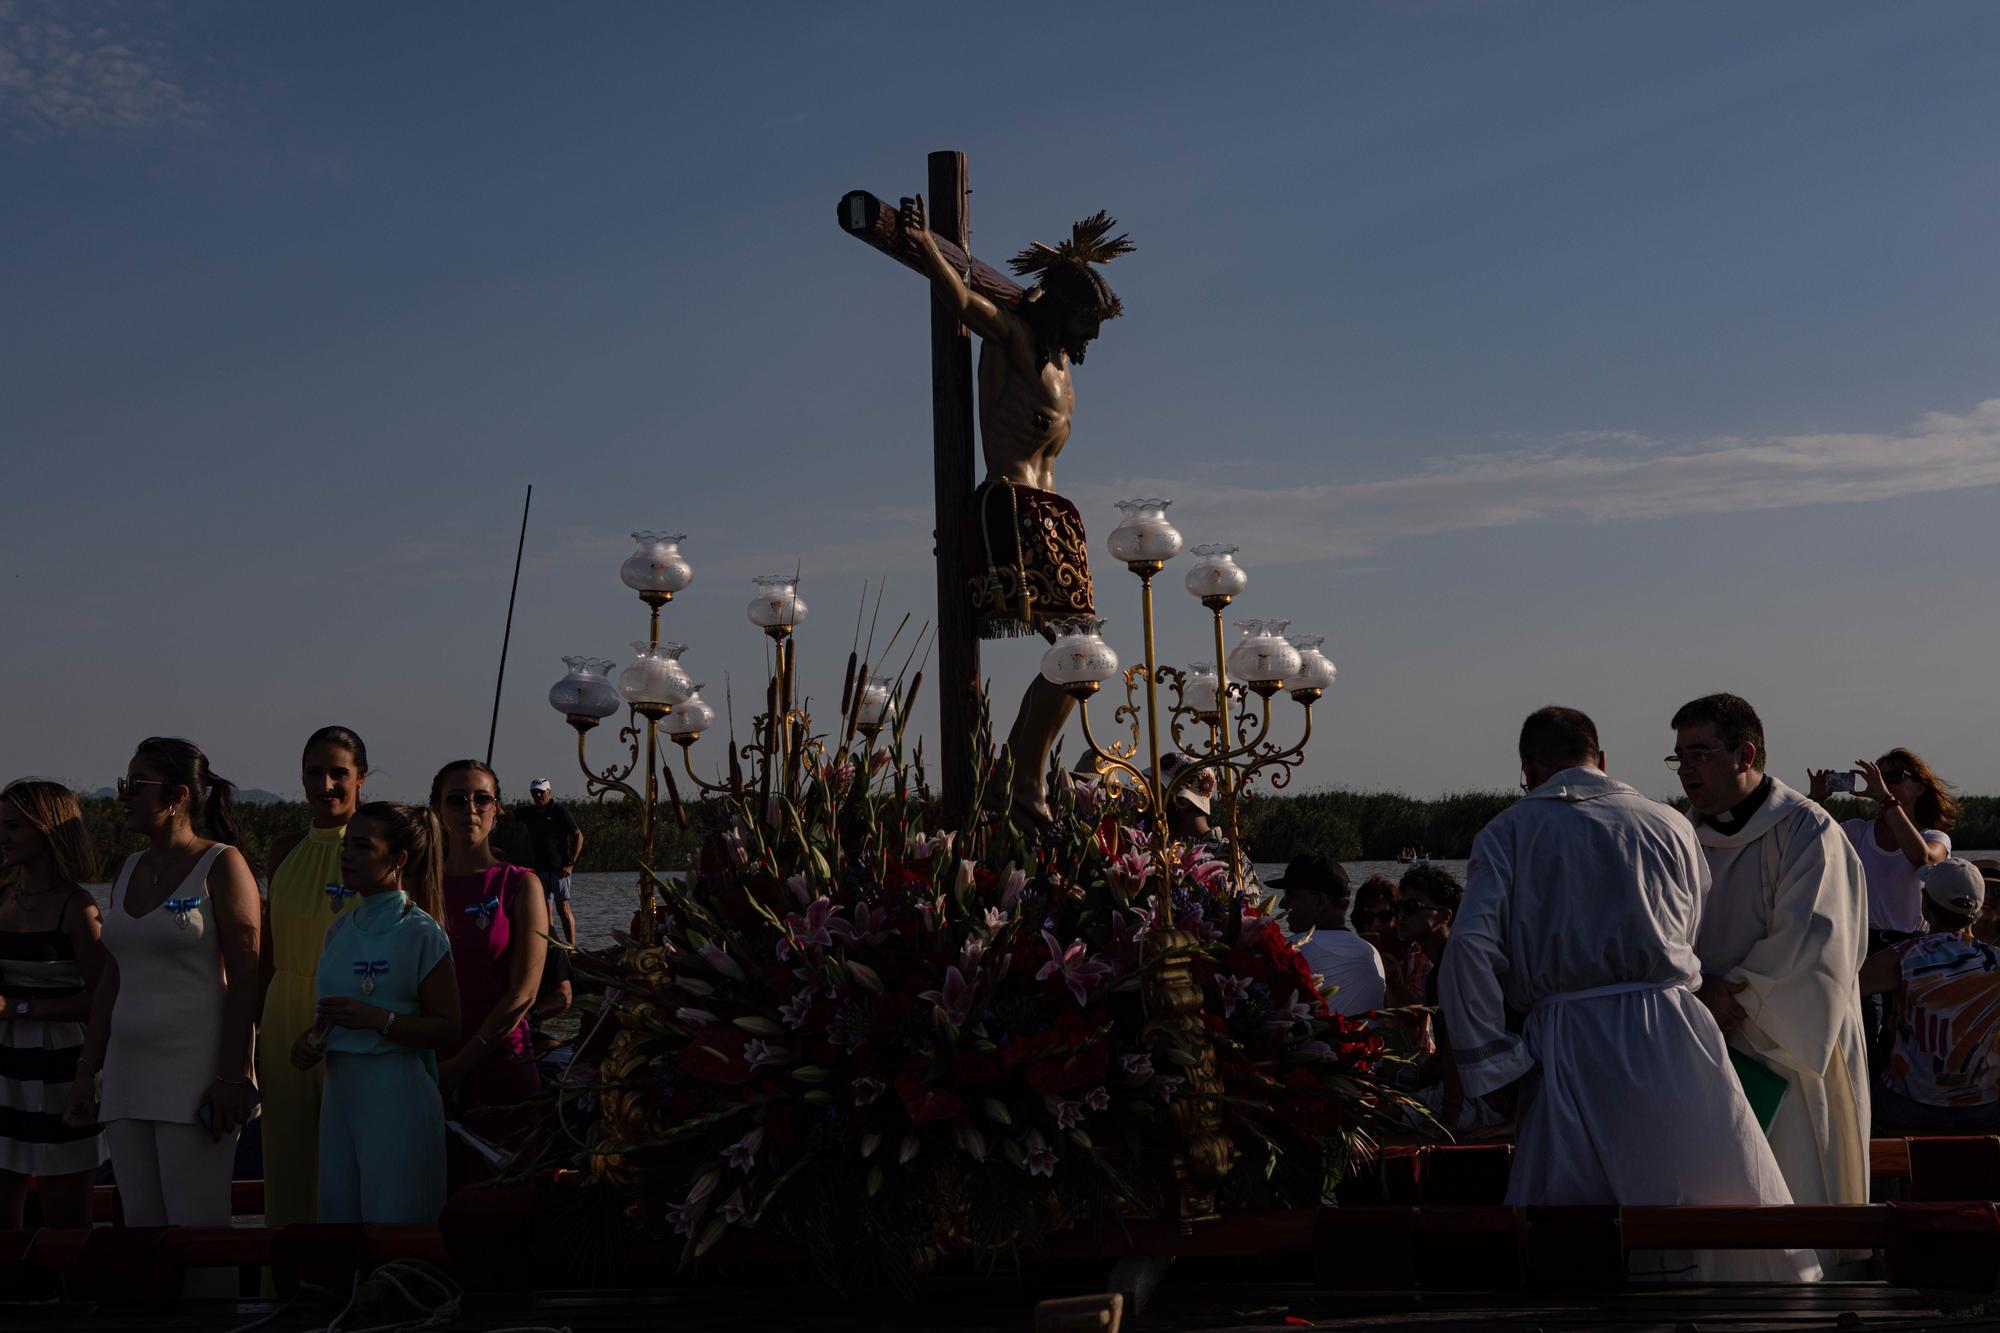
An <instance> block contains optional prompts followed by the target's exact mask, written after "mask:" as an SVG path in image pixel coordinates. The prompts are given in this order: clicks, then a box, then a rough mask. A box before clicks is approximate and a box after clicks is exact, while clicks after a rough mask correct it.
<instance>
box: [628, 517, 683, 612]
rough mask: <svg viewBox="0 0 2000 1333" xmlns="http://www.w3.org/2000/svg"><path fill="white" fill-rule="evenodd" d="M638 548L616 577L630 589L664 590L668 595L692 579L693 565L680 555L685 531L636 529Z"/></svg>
mask: <svg viewBox="0 0 2000 1333" xmlns="http://www.w3.org/2000/svg"><path fill="white" fill-rule="evenodd" d="M632 540H633V541H636V542H638V543H639V549H638V550H636V551H634V552H632V554H631V555H629V556H627V557H626V558H625V563H624V564H623V565H621V566H619V568H618V577H619V578H621V579H623V580H624V581H625V586H626V587H628V588H630V589H631V590H632V591H633V592H637V593H649V592H663V593H666V594H667V595H668V596H669V597H671V596H673V594H675V593H677V592H679V591H680V590H681V589H683V588H685V587H687V586H688V584H690V583H693V582H694V566H692V565H690V564H689V563H688V562H687V560H686V559H685V558H683V557H682V555H681V543H682V542H684V541H686V540H687V534H686V533H684V532H635V533H633V534H632Z"/></svg>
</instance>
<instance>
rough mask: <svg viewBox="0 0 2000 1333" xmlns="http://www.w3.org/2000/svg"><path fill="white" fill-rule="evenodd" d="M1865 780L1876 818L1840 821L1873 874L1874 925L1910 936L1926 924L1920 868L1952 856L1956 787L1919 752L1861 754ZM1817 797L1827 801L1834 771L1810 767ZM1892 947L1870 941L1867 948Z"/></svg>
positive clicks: (1870, 882) (1870, 912)
mask: <svg viewBox="0 0 2000 1333" xmlns="http://www.w3.org/2000/svg"><path fill="white" fill-rule="evenodd" d="M1855 767H1856V768H1857V769H1859V770H1860V772H1861V775H1862V777H1863V778H1864V779H1866V781H1867V790H1865V791H1864V792H1863V793H1862V795H1864V796H1866V797H1867V798H1868V799H1869V800H1871V801H1873V802H1875V818H1873V819H1847V820H1842V821H1841V825H1840V830H1841V832H1843V833H1845V834H1846V835H1847V840H1848V841H1849V842H1851V843H1853V844H1854V850H1855V851H1856V852H1857V853H1858V854H1859V855H1860V857H1861V865H1862V867H1863V869H1865V870H1866V871H1867V872H1868V928H1869V930H1870V931H1891V932H1895V933H1896V934H1897V936H1898V938H1907V937H1908V936H1910V935H1913V934H1916V933H1917V932H1919V931H1921V930H1922V929H1923V928H1924V902H1923V899H1924V889H1923V880H1922V879H1921V878H1919V876H1918V875H1917V872H1918V871H1919V870H1921V869H1923V868H1924V867H1925V866H1927V865H1932V864H1934V863H1936V862H1938V861H1942V860H1944V859H1945V858H1946V857H1948V856H1950V855H1951V830H1952V828H1953V826H1954V825H1956V824H1957V823H1958V802H1957V800H1955V799H1954V794H1953V792H1952V789H1951V788H1950V787H1949V786H1947V785H1946V784H1945V783H1944V781H1943V780H1942V779H1940V778H1939V777H1938V775H1937V774H1935V773H1933V772H1931V767H1930V765H1929V764H1926V763H1925V762H1924V761H1923V759H1922V758H1920V757H1919V756H1918V755H1917V753H1916V751H1914V750H1905V749H1900V748H1898V749H1894V750H1891V751H1889V752H1888V753H1887V754H1885V755H1883V756H1882V757H1881V758H1880V759H1878V760H1876V761H1875V762H1874V763H1872V764H1871V763H1869V762H1868V761H1867V760H1866V759H1857V760H1856V761H1855ZM1806 776H1807V777H1809V778H1811V779H1812V798H1813V799H1814V800H1815V801H1818V802H1819V803H1820V804H1821V805H1825V804H1826V798H1827V787H1828V779H1830V778H1831V777H1832V776H1833V773H1832V770H1830V769H1810V768H1809V769H1807V770H1806ZM1882 947H1886V946H1884V945H1880V944H1874V943H1872V942H1871V944H1870V948H1869V952H1870V953H1873V952H1874V951H1875V950H1876V949H1878V948H1882Z"/></svg>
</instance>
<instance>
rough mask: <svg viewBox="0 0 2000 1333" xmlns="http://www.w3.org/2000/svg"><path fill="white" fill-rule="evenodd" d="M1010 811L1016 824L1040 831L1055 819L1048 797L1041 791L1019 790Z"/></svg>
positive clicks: (1015, 794)
mask: <svg viewBox="0 0 2000 1333" xmlns="http://www.w3.org/2000/svg"><path fill="white" fill-rule="evenodd" d="M1008 813H1009V814H1010V815H1011V816H1012V817H1013V820H1014V822H1015V823H1016V824H1018V825H1020V826H1021V827H1022V828H1024V829H1028V830H1030V831H1034V832H1039V831H1040V830H1042V829H1045V828H1047V827H1048V826H1049V825H1050V824H1051V823H1053V822H1054V820H1055V815H1054V814H1053V813H1051V812H1050V810H1049V803H1048V799H1047V798H1046V797H1045V796H1044V795H1043V794H1042V793H1041V792H1040V791H1032V792H1027V791H1017V792H1015V793H1014V800H1013V804H1012V806H1011V808H1010V809H1009V810H1008Z"/></svg>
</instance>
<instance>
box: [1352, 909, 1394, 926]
mask: <svg viewBox="0 0 2000 1333" xmlns="http://www.w3.org/2000/svg"><path fill="white" fill-rule="evenodd" d="M1395 919H1396V910H1395V909H1394V908H1392V907H1384V908H1380V909H1377V910H1373V911H1367V912H1355V913H1353V914H1352V920H1353V922H1354V924H1355V925H1357V926H1368V925H1382V924H1387V923H1388V922H1391V921H1394V920H1395Z"/></svg>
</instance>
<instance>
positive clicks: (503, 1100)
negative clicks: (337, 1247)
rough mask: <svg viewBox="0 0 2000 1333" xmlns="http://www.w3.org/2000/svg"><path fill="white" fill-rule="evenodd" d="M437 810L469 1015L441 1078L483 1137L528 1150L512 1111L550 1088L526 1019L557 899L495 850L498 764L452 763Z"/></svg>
mask: <svg viewBox="0 0 2000 1333" xmlns="http://www.w3.org/2000/svg"><path fill="white" fill-rule="evenodd" d="M431 808H432V809H434V810H436V811H437V813H438V818H439V820H440V821H441V822H442V824H443V827H444V834H445V864H444V871H445V874H444V900H445V908H444V927H445V930H446V931H448V932H450V935H451V952H452V957H453V959H454V961H455V962H456V963H457V966H458V984H459V997H458V998H459V1008H460V1012H461V1014H462V1016H463V1019H464V1024H463V1028H462V1031H461V1033H460V1036H459V1042H458V1046H457V1050H456V1052H455V1053H454V1054H453V1055H452V1056H451V1057H450V1058H449V1059H447V1060H446V1061H445V1062H444V1063H443V1064H442V1065H440V1066H439V1068H438V1084H439V1086H440V1087H442V1088H443V1089H444V1094H445V1096H446V1097H447V1098H453V1097H455V1098H456V1101H457V1103H458V1104H460V1105H463V1106H465V1107H467V1108H474V1109H471V1110H469V1111H468V1113H467V1114H466V1115H465V1116H463V1117H462V1118H463V1120H464V1121H465V1123H466V1124H467V1126H468V1127H470V1128H471V1130H472V1131H473V1132H474V1133H475V1134H477V1135H479V1136H480V1137H481V1138H483V1139H485V1140H487V1141H489V1142H490V1143H492V1144H494V1145H496V1146H500V1147H502V1148H503V1149H505V1148H514V1147H518V1144H515V1143H513V1142H512V1140H513V1139H515V1138H516V1137H517V1136H518V1135H519V1133H520V1131H521V1130H522V1129H523V1128H524V1127H525V1123H526V1118H525V1117H523V1116H522V1115H519V1114H517V1113H512V1112H511V1111H510V1109H509V1108H512V1107H514V1106H516V1105H518V1104H519V1103H521V1102H524V1101H527V1100H528V1099H530V1098H532V1097H534V1096H535V1095H536V1094H537V1093H539V1092H540V1091H541V1088H542V1081H541V1078H540V1076H539V1075H537V1074H536V1073H535V1052H534V1044H533V1042H532V1041H531V1040H530V1039H529V1036H528V1024H527V1021H526V1019H527V1014H528V1010H529V1008H530V1007H531V1006H533V1004H534V1003H535V994H536V991H537V990H538V989H539V988H540V986H541V980H542V963H543V961H544V960H545V959H546V958H547V957H548V935H549V908H548V902H547V900H546V899H544V898H543V896H542V882H541V880H540V879H539V878H538V877H537V876H536V875H535V872H534V871H532V870H528V869H526V868H525V867H522V866H517V865H508V864H506V863H504V862H502V861H501V860H500V858H499V857H497V856H495V855H494V854H493V848H492V845H491V841H490V840H491V838H492V836H493V823H494V820H495V818H496V817H497V816H498V815H499V813H500V780H499V778H498V777H496V776H495V775H494V772H493V770H492V769H491V768H488V767H487V766H486V765H485V764H482V763H480V762H479V761H478V760H477V759H460V760H457V761H455V762H453V763H450V764H446V765H445V766H444V767H443V768H442V769H440V770H439V771H438V775H437V777H435V778H433V779H432V780H431ZM457 1160H458V1162H459V1163H460V1165H461V1168H462V1170H461V1174H462V1176H463V1179H464V1182H470V1181H473V1180H477V1179H481V1178H483V1176H484V1175H485V1174H486V1172H485V1169H484V1167H483V1166H482V1165H481V1164H480V1163H479V1161H478V1159H476V1158H474V1157H473V1156H472V1155H470V1154H463V1153H461V1154H459V1155H458V1158H457Z"/></svg>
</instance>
